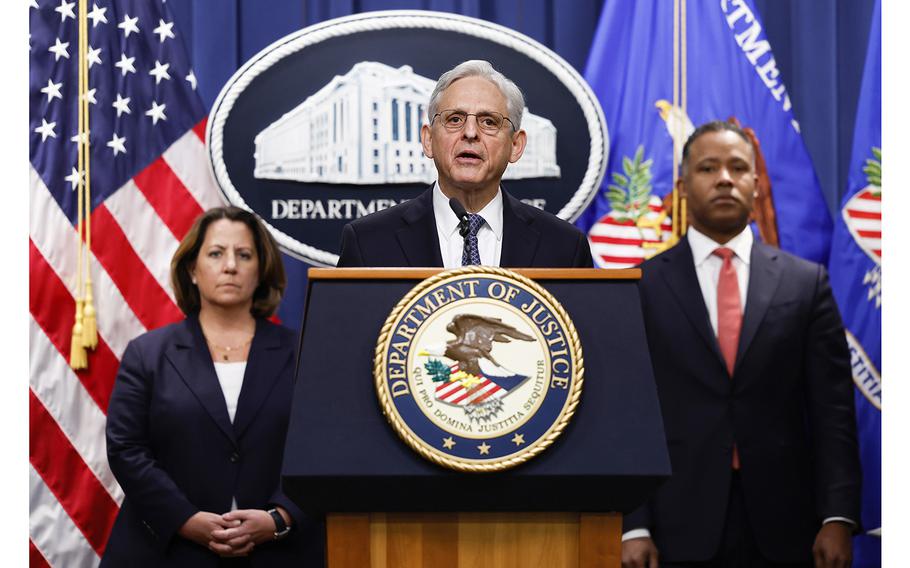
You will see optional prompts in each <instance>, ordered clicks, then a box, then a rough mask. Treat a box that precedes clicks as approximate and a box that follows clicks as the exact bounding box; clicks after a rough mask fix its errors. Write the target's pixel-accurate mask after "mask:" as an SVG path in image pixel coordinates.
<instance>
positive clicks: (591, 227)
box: [576, 0, 832, 267]
mask: <svg viewBox="0 0 910 568" xmlns="http://www.w3.org/2000/svg"><path fill="white" fill-rule="evenodd" d="M585 78H586V79H587V81H588V82H589V83H590V85H591V87H592V88H593V90H594V92H595V93H596V94H597V97H598V99H599V100H600V103H601V105H602V107H603V110H604V115H605V118H606V121H607V128H608V130H609V134H610V141H609V143H610V157H609V162H608V165H607V172H606V176H605V182H604V186H603V188H602V191H601V192H600V193H599V194H598V195H597V197H596V198H595V199H594V201H593V202H592V204H591V206H590V207H589V208H588V210H586V211H585V213H584V214H583V215H582V216H581V217H579V219H578V220H577V221H576V224H577V225H578V226H579V227H580V228H581V229H582V230H585V231H587V232H588V235H589V241H590V243H591V250H592V253H593V254H594V258H595V262H596V263H597V265H599V266H602V267H624V266H634V265H636V264H638V263H640V262H641V261H642V260H644V259H646V258H649V257H651V256H653V255H654V254H656V253H657V252H658V251H660V250H662V249H663V248H665V247H666V246H668V245H669V244H672V242H673V238H674V237H673V235H674V234H677V235H678V234H681V233H682V231H681V230H680V229H681V226H680V221H681V220H684V219H685V214H684V204H682V203H680V202H679V201H678V200H676V199H673V198H672V193H673V192H672V189H673V179H674V177H675V175H676V172H677V171H678V162H679V156H680V154H681V151H682V145H683V143H684V142H685V140H686V138H687V137H688V136H689V134H691V132H692V130H693V129H694V125H698V124H700V123H703V122H707V121H710V120H729V119H735V120H737V121H738V122H739V123H740V125H741V126H743V127H744V128H746V129H747V132H750V135H752V134H754V139H755V140H756V141H757V142H758V144H759V146H760V156H759V160H758V162H759V163H758V164H757V166H758V170H759V175H760V183H759V191H760V196H759V198H758V199H757V201H756V219H755V226H756V229H757V230H758V233H759V236H760V237H761V238H762V240H764V241H765V242H768V243H771V244H776V245H779V246H780V247H781V248H783V249H784V250H787V251H790V252H792V253H795V254H797V255H799V256H802V257H804V258H808V259H811V260H814V261H817V262H825V261H826V260H827V258H828V254H829V251H830V238H831V230H832V223H831V216H830V214H829V212H828V209H827V206H826V204H825V201H824V198H823V196H822V192H821V188H820V186H819V183H818V179H817V177H816V175H815V171H814V169H813V167H812V163H811V161H810V158H809V154H808V152H807V151H806V147H805V145H804V144H803V141H802V138H801V136H800V133H799V125H798V124H797V122H796V120H795V119H794V117H793V112H792V109H791V104H790V98H789V96H788V95H787V90H786V87H785V86H784V84H783V82H782V78H781V75H780V71H779V70H778V68H777V64H776V62H775V60H774V55H773V53H772V52H771V46H770V44H769V43H768V39H767V36H766V34H765V32H764V30H763V28H762V25H761V21H760V20H759V15H758V13H757V11H756V9H755V7H754V6H753V4H752V2H751V1H750V0H724V1H721V2H686V1H685V0H672V1H661V0H651V1H637V2H606V3H605V5H604V8H603V11H602V13H601V17H600V22H599V25H598V29H597V32H596V34H595V37H594V41H593V44H592V48H591V53H590V55H589V57H588V64H587V69H586V71H585Z"/></svg>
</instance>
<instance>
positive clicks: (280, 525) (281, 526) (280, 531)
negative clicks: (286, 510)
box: [268, 509, 291, 540]
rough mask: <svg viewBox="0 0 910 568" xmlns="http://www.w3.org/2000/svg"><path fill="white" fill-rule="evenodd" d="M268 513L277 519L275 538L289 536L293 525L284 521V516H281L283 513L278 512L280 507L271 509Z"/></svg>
mask: <svg viewBox="0 0 910 568" xmlns="http://www.w3.org/2000/svg"><path fill="white" fill-rule="evenodd" d="M268 514H269V515H271V516H272V520H273V521H275V540H278V539H279V538H283V537H285V536H287V534H288V533H289V532H291V527H289V526H288V524H287V523H286V522H284V517H282V516H281V513H279V512H278V509H269V510H268Z"/></svg>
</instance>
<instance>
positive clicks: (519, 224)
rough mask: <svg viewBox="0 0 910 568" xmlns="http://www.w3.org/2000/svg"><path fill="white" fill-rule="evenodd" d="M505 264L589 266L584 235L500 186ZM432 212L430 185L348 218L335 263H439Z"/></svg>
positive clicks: (512, 265)
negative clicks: (380, 208)
mask: <svg viewBox="0 0 910 568" xmlns="http://www.w3.org/2000/svg"><path fill="white" fill-rule="evenodd" d="M502 197H503V199H502V221H503V224H502V225H503V226H502V231H503V235H502V254H501V256H500V266H502V267H504V268H510V267H511V268H528V267H538V268H544V267H548V268H590V267H593V266H594V261H593V259H592V258H591V249H590V247H589V246H588V239H587V238H586V237H585V235H584V233H582V232H581V231H580V230H579V229H578V228H576V227H575V226H573V225H571V224H569V223H567V222H565V221H563V220H562V219H559V218H558V217H556V216H555V215H552V214H550V213H547V212H545V211H541V210H540V209H537V208H536V207H532V206H530V205H527V204H525V203H522V202H521V201H519V200H517V199H515V198H514V197H512V196H511V195H509V194H508V193H507V192H506V191H505V190H502ZM442 265H443V262H442V254H441V253H440V252H439V235H438V233H437V231H436V217H435V215H434V214H433V186H430V188H429V189H428V190H426V191H424V192H423V193H422V194H420V196H418V197H416V198H415V199H411V200H409V201H406V202H404V203H400V204H398V205H396V206H395V207H390V208H389V209H385V210H383V211H378V212H376V213H373V214H372V215H367V216H366V217H362V218H360V219H357V220H356V221H353V222H351V223H348V224H347V225H345V227H344V231H343V232H342V235H341V255H340V258H339V260H338V266H339V267H351V266H442Z"/></svg>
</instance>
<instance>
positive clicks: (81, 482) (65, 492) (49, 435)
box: [28, 389, 119, 555]
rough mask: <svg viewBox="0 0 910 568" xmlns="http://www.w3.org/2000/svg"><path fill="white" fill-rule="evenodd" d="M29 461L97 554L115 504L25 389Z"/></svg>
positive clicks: (109, 529)
mask: <svg viewBox="0 0 910 568" xmlns="http://www.w3.org/2000/svg"><path fill="white" fill-rule="evenodd" d="M28 392H29V413H28V418H29V449H28V451H29V461H31V463H32V466H33V467H34V468H35V471H37V472H38V474H39V475H41V478H42V479H43V480H44V483H45V484H46V485H47V486H48V488H49V489H50V490H51V492H53V494H54V496H55V497H56V498H57V500H58V501H59V502H60V505H61V506H62V507H63V510H64V511H66V514H67V515H69V517H70V518H71V519H72V520H73V523H75V525H76V527H77V528H78V529H79V530H80V531H81V532H82V534H84V535H85V538H86V540H87V541H88V543H89V544H90V545H91V547H92V548H93V549H94V550H95V552H97V553H98V554H99V555H101V554H102V553H104V546H105V544H106V543H107V537H108V534H109V533H110V532H111V527H112V526H113V524H114V519H115V518H116V516H117V511H118V510H119V507H118V506H117V503H116V502H114V500H113V499H112V498H111V496H110V494H109V493H108V492H107V490H105V489H104V487H103V486H102V485H101V483H100V482H99V481H98V478H97V477H95V474H94V473H92V470H91V469H89V467H88V466H87V465H85V462H84V461H82V457H81V456H80V455H79V452H77V451H76V449H75V448H74V447H73V445H72V444H71V443H70V441H69V439H67V437H66V435H64V434H63V432H62V431H60V427H59V426H57V423H56V422H55V421H54V419H53V417H51V415H50V414H49V413H48V412H47V409H46V408H44V405H43V404H41V401H40V400H38V397H36V396H35V393H33V392H32V391H31V389H29V391H28Z"/></svg>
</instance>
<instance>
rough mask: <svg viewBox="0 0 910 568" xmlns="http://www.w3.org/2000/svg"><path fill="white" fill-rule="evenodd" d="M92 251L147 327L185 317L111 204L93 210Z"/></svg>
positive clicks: (161, 324)
mask: <svg viewBox="0 0 910 568" xmlns="http://www.w3.org/2000/svg"><path fill="white" fill-rule="evenodd" d="M92 233H93V239H92V252H94V253H95V257H96V258H97V259H98V261H99V262H100V263H101V265H102V266H104V269H105V270H106V271H107V273H108V275H109V276H110V277H111V279H112V280H113V281H114V284H116V285H117V288H118V289H119V290H120V293H121V294H123V299H124V300H126V303H127V304H129V307H130V309H131V310H133V313H135V314H136V317H137V318H139V321H140V322H142V325H144V326H145V327H146V329H154V328H156V327H161V326H163V325H167V324H169V323H174V322H176V321H180V320H181V319H183V313H182V312H181V311H180V310H179V309H178V308H177V306H176V304H174V302H173V301H171V298H170V297H169V296H168V295H167V293H166V292H165V291H164V290H163V289H162V288H161V285H160V284H158V281H157V280H155V278H154V277H153V276H152V275H151V274H150V273H149V271H148V269H147V268H146V267H145V264H143V262H142V259H140V258H139V256H138V255H137V254H136V251H135V250H134V249H133V247H132V245H130V243H129V240H128V239H127V238H126V235H124V234H123V229H121V228H120V225H118V224H117V221H115V220H114V217H113V215H111V212H110V211H108V209H107V207H106V206H104V205H101V206H99V207H97V208H95V211H94V212H93V213H92Z"/></svg>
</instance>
